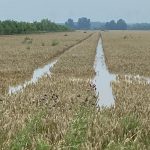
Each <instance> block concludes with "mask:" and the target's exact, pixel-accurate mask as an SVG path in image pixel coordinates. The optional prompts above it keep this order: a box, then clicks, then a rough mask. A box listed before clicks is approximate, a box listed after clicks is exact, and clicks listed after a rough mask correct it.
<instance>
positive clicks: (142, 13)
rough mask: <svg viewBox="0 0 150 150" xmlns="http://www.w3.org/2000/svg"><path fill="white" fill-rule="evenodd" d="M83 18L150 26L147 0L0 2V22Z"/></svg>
mask: <svg viewBox="0 0 150 150" xmlns="http://www.w3.org/2000/svg"><path fill="white" fill-rule="evenodd" d="M82 16H84V17H88V18H91V20H92V21H108V20H110V19H115V20H116V19H119V18H124V19H125V20H126V21H127V22H129V23H131V22H150V0H0V20H6V19H14V20H19V21H20V20H22V21H35V20H40V19H42V18H49V19H50V20H52V21H55V22H64V21H66V20H67V18H73V19H74V20H75V21H76V20H77V18H79V17H82Z"/></svg>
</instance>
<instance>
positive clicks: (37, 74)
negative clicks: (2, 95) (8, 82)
mask: <svg viewBox="0 0 150 150" xmlns="http://www.w3.org/2000/svg"><path fill="white" fill-rule="evenodd" d="M56 62H57V60H56V61H54V62H52V63H50V64H47V65H45V66H44V67H43V68H38V69H36V70H35V71H34V73H33V76H32V78H31V80H30V81H25V83H24V84H23V85H17V86H14V87H11V86H10V87H9V94H10V95H11V94H15V93H17V92H19V91H22V90H23V89H24V88H25V87H26V86H27V85H30V84H34V83H36V82H37V81H38V80H39V79H40V78H41V77H43V76H44V75H50V73H51V71H50V70H51V69H52V67H53V66H54V64H56Z"/></svg>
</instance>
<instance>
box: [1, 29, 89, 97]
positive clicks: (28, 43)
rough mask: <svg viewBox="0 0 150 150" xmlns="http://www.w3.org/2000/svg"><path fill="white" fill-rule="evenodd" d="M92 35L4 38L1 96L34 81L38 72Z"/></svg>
mask: <svg viewBox="0 0 150 150" xmlns="http://www.w3.org/2000/svg"><path fill="white" fill-rule="evenodd" d="M66 34H67V36H65V35H66ZM90 34H91V32H90V31H89V32H88V33H86V34H85V33H83V32H82V31H77V32H68V33H64V32H62V33H46V34H31V35H18V36H14V35H13V36H0V93H1V94H2V93H3V94H4V93H5V92H6V93H7V92H8V91H7V90H6V89H8V86H9V85H10V86H12V85H15V84H19V83H21V82H23V81H24V80H27V79H28V78H31V76H32V73H33V71H34V70H35V69H37V68H38V67H40V66H42V65H45V64H46V63H48V62H49V61H51V60H52V59H53V58H54V57H56V56H58V55H60V54H61V53H63V52H64V51H65V50H67V49H68V48H70V47H71V46H72V45H74V44H76V43H79V42H80V41H82V40H83V39H85V38H86V37H88V36H89V35H90ZM53 44H54V45H53Z"/></svg>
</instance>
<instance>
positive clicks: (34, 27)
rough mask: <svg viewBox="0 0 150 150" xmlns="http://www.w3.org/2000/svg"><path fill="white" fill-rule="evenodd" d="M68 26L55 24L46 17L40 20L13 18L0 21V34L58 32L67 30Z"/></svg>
mask: <svg viewBox="0 0 150 150" xmlns="http://www.w3.org/2000/svg"><path fill="white" fill-rule="evenodd" d="M67 30H68V28H67V27H66V26H63V25H57V24H55V23H53V22H51V21H50V20H48V19H43V20H41V21H40V22H33V23H29V22H17V21H13V20H5V21H0V35H10V34H27V33H36V32H53V31H55V32H58V31H67Z"/></svg>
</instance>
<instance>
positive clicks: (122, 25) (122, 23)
mask: <svg viewBox="0 0 150 150" xmlns="http://www.w3.org/2000/svg"><path fill="white" fill-rule="evenodd" d="M117 30H127V24H126V22H125V21H124V20H123V19H119V20H118V21H117Z"/></svg>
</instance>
